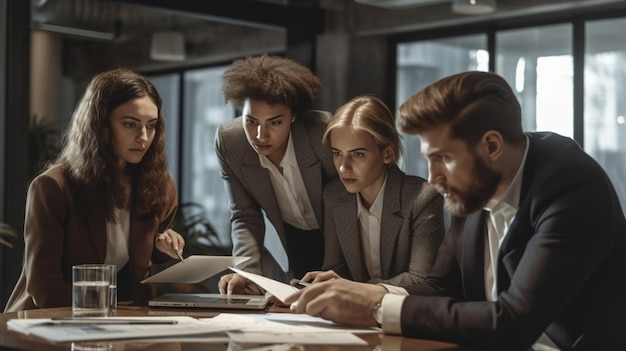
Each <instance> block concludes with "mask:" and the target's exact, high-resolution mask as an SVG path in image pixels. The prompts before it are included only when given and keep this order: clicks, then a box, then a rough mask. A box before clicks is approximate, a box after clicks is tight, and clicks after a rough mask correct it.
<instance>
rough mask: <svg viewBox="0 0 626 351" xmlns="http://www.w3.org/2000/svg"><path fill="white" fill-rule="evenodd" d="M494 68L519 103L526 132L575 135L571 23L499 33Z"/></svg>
mask: <svg viewBox="0 0 626 351" xmlns="http://www.w3.org/2000/svg"><path fill="white" fill-rule="evenodd" d="M495 66H496V72H497V73H498V74H500V75H501V76H503V77H504V78H505V79H506V80H507V81H508V82H509V84H510V85H511V87H513V89H514V91H515V92H516V94H517V97H518V98H519V100H520V104H521V105H522V124H523V127H524V130H525V131H529V132H533V131H552V132H555V133H559V134H561V135H565V136H569V137H573V136H574V112H573V111H574V110H573V109H574V104H573V94H574V90H573V84H574V83H573V75H574V68H573V67H574V66H573V58H572V25H571V24H559V25H551V26H542V27H532V28H525V29H516V30H508V31H501V32H498V33H497V34H496V61H495Z"/></svg>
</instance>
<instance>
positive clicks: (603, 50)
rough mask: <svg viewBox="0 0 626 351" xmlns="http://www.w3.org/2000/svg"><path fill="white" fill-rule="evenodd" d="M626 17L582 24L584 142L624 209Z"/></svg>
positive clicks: (625, 185) (625, 210)
mask: <svg viewBox="0 0 626 351" xmlns="http://www.w3.org/2000/svg"><path fill="white" fill-rule="evenodd" d="M624 33H626V19H624V18H620V19H610V20H598V21H591V22H588V23H586V25H585V111H584V116H585V117H584V119H585V122H584V145H585V151H587V152H588V153H589V154H590V155H591V156H592V157H593V158H595V159H596V160H597V161H598V162H599V163H600V164H601V165H602V166H603V167H604V170H605V171H606V172H607V173H608V175H609V177H610V178H611V181H612V182H613V185H614V186H615V190H616V191H617V194H618V195H619V196H620V202H621V204H622V208H623V209H624V212H625V213H626V162H624V160H626V142H625V141H626V124H625V118H626V99H624V96H626V40H624Z"/></svg>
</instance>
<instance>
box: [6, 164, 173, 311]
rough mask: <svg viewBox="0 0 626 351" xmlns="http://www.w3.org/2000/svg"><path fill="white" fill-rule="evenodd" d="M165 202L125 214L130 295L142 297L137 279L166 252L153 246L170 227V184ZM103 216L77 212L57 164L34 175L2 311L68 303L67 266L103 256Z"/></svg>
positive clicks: (69, 276) (145, 292) (69, 282)
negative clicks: (155, 210) (18, 261)
mask: <svg viewBox="0 0 626 351" xmlns="http://www.w3.org/2000/svg"><path fill="white" fill-rule="evenodd" d="M163 196H165V197H166V198H167V202H168V204H169V205H168V206H167V207H166V208H167V210H166V211H165V212H164V213H160V214H158V215H142V216H137V215H136V214H133V213H131V215H130V241H129V248H128V251H129V254H130V260H129V263H128V268H129V276H130V278H129V281H126V282H121V281H120V282H118V284H119V285H120V286H121V285H122V284H128V290H129V292H130V296H131V298H133V299H146V298H147V297H148V296H149V291H150V289H149V286H145V285H143V284H141V283H140V281H141V280H142V279H144V278H145V277H146V276H147V275H148V274H149V269H150V266H151V263H152V260H155V261H158V262H162V261H165V260H167V259H168V256H166V255H165V254H163V253H161V252H160V251H158V250H156V249H155V247H154V240H155V237H156V235H157V234H158V233H160V232H162V231H164V230H166V229H168V228H170V227H171V225H172V222H173V220H174V215H175V213H176V210H177V207H178V198H177V195H176V186H175V184H174V180H173V179H171V178H170V183H169V185H168V187H167V188H166V189H163ZM106 240H107V236H106V222H105V219H104V215H102V214H96V215H94V216H92V217H90V218H89V219H85V218H83V217H80V216H79V215H78V211H77V209H76V207H75V205H74V200H73V197H72V194H71V191H70V187H69V184H68V183H67V179H66V177H65V176H64V174H63V172H62V170H61V167H60V166H54V167H52V168H50V169H49V170H47V171H46V172H44V173H42V174H40V175H39V176H38V177H37V178H35V179H34V180H33V181H32V183H31V184H30V187H29V189H28V195H27V198H26V217H25V223H24V244H25V252H24V265H23V268H22V273H21V275H20V277H19V279H18V281H17V284H16V286H15V288H14V289H13V293H12V294H11V297H10V298H9V301H8V303H7V305H6V307H5V312H14V311H20V310H26V309H34V308H48V307H59V306H71V304H72V266H73V265H77V264H84V263H104V259H105V257H106V247H107V245H106Z"/></svg>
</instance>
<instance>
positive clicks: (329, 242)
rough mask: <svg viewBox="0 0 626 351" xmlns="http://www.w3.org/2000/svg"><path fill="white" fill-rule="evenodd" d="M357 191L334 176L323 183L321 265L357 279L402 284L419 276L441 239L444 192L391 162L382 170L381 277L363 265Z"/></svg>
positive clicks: (325, 268) (434, 254)
mask: <svg viewBox="0 0 626 351" xmlns="http://www.w3.org/2000/svg"><path fill="white" fill-rule="evenodd" d="M356 196H357V194H351V193H349V192H348V191H347V190H346V188H345V187H344V186H343V183H342V182H341V180H340V179H339V178H337V179H333V180H331V181H330V182H329V183H328V185H327V186H325V187H324V209H325V210H324V221H325V222H324V239H325V250H324V267H323V270H328V269H332V270H334V271H335V273H337V274H339V275H341V276H342V277H345V278H348V279H352V280H355V281H359V282H369V283H387V284H393V285H397V286H406V285H410V284H415V283H419V282H420V281H421V280H423V279H424V278H425V277H426V275H427V274H428V272H429V271H430V268H431V267H432V265H433V263H434V262H435V256H436V253H437V249H438V248H439V245H440V244H441V240H442V238H443V232H444V226H443V197H442V196H441V195H440V194H439V193H438V192H437V189H435V187H434V186H432V185H430V184H428V182H427V181H426V180H425V179H423V178H419V177H415V176H409V175H406V174H404V172H402V171H401V170H400V169H399V168H398V166H397V165H395V164H393V165H391V166H390V167H389V170H388V171H387V183H386V185H385V197H384V198H383V212H382V218H381V224H380V264H381V273H382V279H371V278H370V276H369V274H368V272H367V268H366V266H365V261H364V255H363V244H362V241H361V234H360V230H359V219H358V217H357V204H356Z"/></svg>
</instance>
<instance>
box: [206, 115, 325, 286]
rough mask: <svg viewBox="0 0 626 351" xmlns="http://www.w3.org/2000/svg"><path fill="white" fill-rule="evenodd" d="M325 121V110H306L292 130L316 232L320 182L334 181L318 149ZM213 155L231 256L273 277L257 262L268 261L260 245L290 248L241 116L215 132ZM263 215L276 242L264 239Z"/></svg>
mask: <svg viewBox="0 0 626 351" xmlns="http://www.w3.org/2000/svg"><path fill="white" fill-rule="evenodd" d="M330 116H331V115H330V113H329V112H325V111H309V112H307V113H305V114H304V115H299V116H298V117H297V119H296V121H295V122H294V123H293V124H292V126H291V133H292V136H293V140H294V149H295V153H296V159H297V160H298V166H299V167H300V172H301V173H302V179H303V181H304V185H305V186H306V189H307V194H308V195H309V199H310V201H311V205H312V207H313V211H314V212H315V217H316V218H317V222H318V223H319V225H320V227H321V226H322V225H323V216H322V211H323V206H322V189H323V186H324V183H325V182H326V181H327V180H329V179H331V178H335V177H337V171H336V170H335V166H334V165H333V162H332V152H331V150H330V148H328V147H326V146H324V145H323V144H322V135H323V134H324V131H325V130H326V124H327V123H328V120H329V119H330ZM215 150H216V152H217V157H218V160H219V162H220V166H221V175H222V178H223V179H224V186H225V188H226V194H227V196H228V198H229V203H230V209H231V217H230V220H231V235H232V239H233V255H235V256H250V260H248V261H246V262H244V263H242V264H240V265H239V267H240V268H241V269H244V270H246V271H249V272H253V273H257V274H263V275H266V276H270V277H275V276H276V275H275V273H276V272H267V271H266V272H263V268H262V264H261V261H262V259H267V257H262V256H263V255H262V253H263V249H264V243H265V246H273V247H279V248H280V249H282V250H284V252H287V251H288V250H289V248H288V247H287V240H286V238H285V230H284V227H283V220H282V217H281V214H280V209H279V207H278V201H277V200H276V196H275V195H274V189H273V187H272V183H271V181H270V176H269V172H268V170H267V169H265V168H263V167H261V164H260V162H259V156H258V154H257V153H256V151H254V149H253V148H252V147H251V146H250V144H249V143H248V140H247V139H246V135H245V132H244V128H243V124H242V118H241V117H237V118H235V119H234V120H232V121H229V122H226V123H224V124H222V125H221V126H220V127H219V128H218V129H217V135H216V138H215ZM264 215H265V216H266V218H267V219H268V220H269V222H270V223H271V224H272V225H273V227H274V228H275V229H276V233H277V234H278V235H277V237H276V235H271V236H269V235H268V237H267V238H266V226H265V220H264V218H265V217H264ZM268 229H269V228H268ZM320 229H321V228H320ZM267 232H268V233H270V232H272V231H271V230H268V231H267ZM264 255H267V254H264ZM274 258H275V259H276V257H274ZM283 259H286V255H285V256H283ZM283 267H284V265H283Z"/></svg>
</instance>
